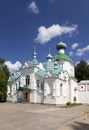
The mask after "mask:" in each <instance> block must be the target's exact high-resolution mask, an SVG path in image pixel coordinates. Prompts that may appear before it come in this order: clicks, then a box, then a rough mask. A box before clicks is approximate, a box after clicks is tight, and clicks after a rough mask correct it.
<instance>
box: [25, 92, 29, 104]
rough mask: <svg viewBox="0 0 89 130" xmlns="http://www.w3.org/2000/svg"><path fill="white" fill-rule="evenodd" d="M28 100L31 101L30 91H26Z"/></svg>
mask: <svg viewBox="0 0 89 130" xmlns="http://www.w3.org/2000/svg"><path fill="white" fill-rule="evenodd" d="M26 101H27V102H30V92H26Z"/></svg>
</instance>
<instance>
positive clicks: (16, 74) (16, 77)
mask: <svg viewBox="0 0 89 130" xmlns="http://www.w3.org/2000/svg"><path fill="white" fill-rule="evenodd" d="M19 77H20V72H16V73H12V74H11V75H10V77H9V80H8V81H15V80H16V79H18V78H19Z"/></svg>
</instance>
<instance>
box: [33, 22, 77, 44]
mask: <svg viewBox="0 0 89 130" xmlns="http://www.w3.org/2000/svg"><path fill="white" fill-rule="evenodd" d="M77 27H78V26H77V25H71V26H60V25H59V24H56V25H55V24H53V25H52V26H50V27H48V28H46V27H45V26H40V27H39V28H38V34H37V37H36V38H35V41H36V42H40V43H42V44H44V43H46V42H48V41H50V40H51V39H52V38H54V37H57V36H60V35H63V34H69V35H71V34H72V33H73V32H75V31H76V30H77Z"/></svg>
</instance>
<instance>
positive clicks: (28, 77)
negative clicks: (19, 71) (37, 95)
mask: <svg viewBox="0 0 89 130" xmlns="http://www.w3.org/2000/svg"><path fill="white" fill-rule="evenodd" d="M29 84H30V75H26V85H29Z"/></svg>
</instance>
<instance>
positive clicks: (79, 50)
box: [76, 45, 89, 56]
mask: <svg viewBox="0 0 89 130" xmlns="http://www.w3.org/2000/svg"><path fill="white" fill-rule="evenodd" d="M86 51H89V45H87V46H86V47H84V48H79V49H77V51H76V55H77V56H82V55H84V54H85V52H86Z"/></svg>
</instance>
